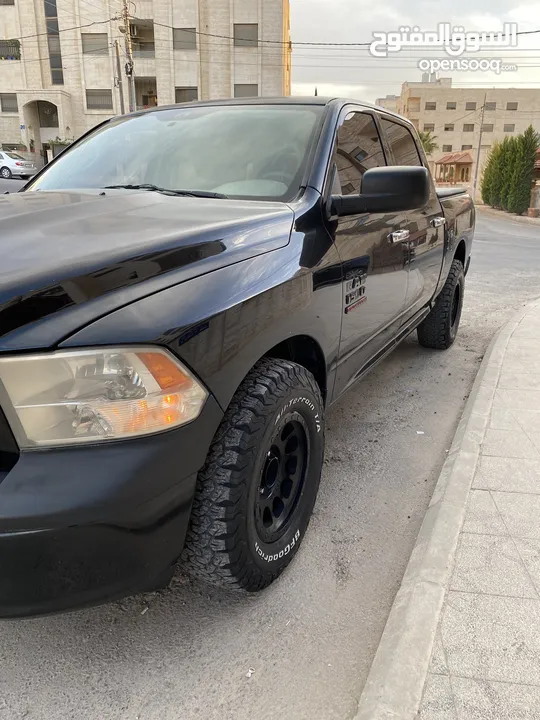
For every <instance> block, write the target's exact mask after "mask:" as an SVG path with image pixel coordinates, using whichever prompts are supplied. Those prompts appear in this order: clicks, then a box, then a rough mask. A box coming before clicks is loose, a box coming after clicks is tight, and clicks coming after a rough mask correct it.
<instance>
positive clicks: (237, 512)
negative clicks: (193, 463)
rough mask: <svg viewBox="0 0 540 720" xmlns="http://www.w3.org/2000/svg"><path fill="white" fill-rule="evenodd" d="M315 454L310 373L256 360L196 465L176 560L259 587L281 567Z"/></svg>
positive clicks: (303, 515) (317, 411)
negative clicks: (188, 520) (186, 522)
mask: <svg viewBox="0 0 540 720" xmlns="http://www.w3.org/2000/svg"><path fill="white" fill-rule="evenodd" d="M323 456H324V421H323V401H322V398H321V393H320V390H319V387H318V385H317V383H316V382H315V379H314V377H313V376H312V375H311V373H309V372H308V371H307V370H306V369H305V368H303V367H301V366H300V365H296V364H295V363H293V362H289V361H287V360H272V359H264V360H262V361H260V362H259V363H258V364H257V365H256V366H255V367H254V368H253V370H252V371H251V372H250V373H249V375H248V376H247V377H246V379H245V380H244V382H243V383H242V385H241V386H240V388H239V390H238V392H237V393H236V395H235V397H234V399H233V401H232V402H231V405H230V407H229V408H228V410H227V413H226V415H225V418H224V419H223V422H222V423H221V426H220V428H219V430H218V432H217V434H216V437H215V439H214V442H213V444H212V447H211V448H210V452H209V454H208V458H207V460H206V464H205V466H204V468H203V469H202V470H201V472H200V473H199V477H198V481H197V491H196V495H195V500H194V504H193V511H192V517H191V524H190V528H189V530H188V536H187V541H186V548H185V550H184V559H185V561H186V564H187V568H188V569H189V571H190V572H191V573H192V574H194V575H196V576H197V577H199V578H202V579H204V580H206V581H209V582H211V583H213V584H215V585H220V586H225V587H238V588H243V589H245V590H248V591H251V592H253V591H257V590H262V589H263V588H265V587H266V586H267V585H269V584H270V583H271V582H272V581H273V580H275V578H276V577H277V576H278V575H279V574H280V573H281V572H282V571H283V570H284V569H285V568H286V567H287V565H288V564H289V562H290V561H291V560H292V558H293V557H294V555H295V554H296V552H297V551H298V547H299V545H300V543H301V541H302V538H303V536H304V533H305V531H306V528H307V526H308V523H309V519H310V517H311V513H312V510H313V506H314V504H315V499H316V497H317V490H318V487H319V480H320V476H321V470H322V464H323Z"/></svg>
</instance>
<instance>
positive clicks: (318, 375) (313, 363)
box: [263, 335, 328, 403]
mask: <svg viewBox="0 0 540 720" xmlns="http://www.w3.org/2000/svg"><path fill="white" fill-rule="evenodd" d="M263 357H267V358H276V359H279V360H290V361H291V362H295V363H297V364H298V365H302V367H304V368H305V369H306V370H309V372H310V373H311V374H312V375H313V377H314V378H315V380H316V382H317V385H318V386H319V389H320V391H321V395H322V398H323V401H324V402H325V403H326V400H327V394H328V374H327V369H326V359H325V357H324V353H323V350H322V348H321V346H320V345H319V343H318V342H317V341H316V340H315V339H314V338H312V337H311V336H309V335H294V336H293V337H290V338H287V339H286V340H283V341H282V342H280V343H278V344H277V345H275V346H274V347H273V348H271V349H270V350H268V352H266V353H265V354H264V355H263Z"/></svg>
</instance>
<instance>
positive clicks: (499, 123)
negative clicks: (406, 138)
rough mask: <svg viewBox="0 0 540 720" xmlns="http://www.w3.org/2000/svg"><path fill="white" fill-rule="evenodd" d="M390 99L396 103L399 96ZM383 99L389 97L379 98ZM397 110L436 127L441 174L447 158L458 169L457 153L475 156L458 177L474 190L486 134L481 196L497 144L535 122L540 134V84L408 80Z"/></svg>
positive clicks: (434, 161) (433, 158) (435, 158)
mask: <svg viewBox="0 0 540 720" xmlns="http://www.w3.org/2000/svg"><path fill="white" fill-rule="evenodd" d="M388 97H390V102H394V99H395V96H387V98H388ZM381 100H382V101H384V100H386V98H380V99H379V100H377V101H376V102H377V103H380V101H381ZM484 102H485V108H484V118H483V123H482V107H483V105H484ZM383 106H384V105H383ZM395 109H396V110H397V112H398V113H400V114H401V115H404V116H405V117H407V118H409V120H411V122H412V123H413V124H414V125H415V126H416V127H417V128H418V130H424V131H430V132H431V134H432V135H434V136H435V137H436V143H437V145H438V148H437V150H435V151H434V152H433V153H432V154H431V155H430V157H429V158H428V159H429V164H430V166H431V169H432V171H433V172H434V171H435V167H436V166H437V171H438V172H439V166H440V163H441V160H442V161H443V165H448V164H450V165H455V166H456V167H457V165H456V163H455V162H454V161H455V160H456V157H455V154H457V153H459V154H461V153H468V154H469V156H470V160H471V162H470V164H469V166H468V168H467V167H464V166H462V167H460V168H459V177H455V178H453V179H454V180H455V181H456V182H459V184H465V185H467V187H469V189H472V186H473V183H474V176H475V170H476V158H477V153H478V144H479V141H480V135H481V146H480V165H479V172H478V184H477V194H476V197H477V198H478V195H479V186H480V177H481V171H482V168H483V166H484V165H485V161H486V159H487V156H488V155H489V152H490V150H491V147H492V145H493V143H494V142H495V141H497V140H503V139H504V137H506V136H509V137H511V136H515V135H519V133H522V132H523V131H524V130H525V129H526V128H527V127H528V126H529V125H532V126H533V127H534V128H535V130H537V131H539V132H540V88H512V87H508V88H500V87H498V88H473V87H452V79H451V78H441V79H435V78H431V81H427V78H424V81H423V82H405V83H403V85H402V88H401V95H400V96H398V100H397V103H396V108H395ZM481 125H482V133H481V134H480V127H481ZM451 155H454V157H451ZM458 159H459V158H458ZM462 176H463V177H462Z"/></svg>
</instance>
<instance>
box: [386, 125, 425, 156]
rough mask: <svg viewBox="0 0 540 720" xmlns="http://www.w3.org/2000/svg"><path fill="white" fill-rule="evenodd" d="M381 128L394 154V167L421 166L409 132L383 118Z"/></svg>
mask: <svg viewBox="0 0 540 720" xmlns="http://www.w3.org/2000/svg"><path fill="white" fill-rule="evenodd" d="M382 126H383V129H384V132H385V133H386V138H387V140H388V144H389V145H390V147H391V148H392V152H393V154H394V164H395V165H423V163H422V161H421V160H420V155H419V154H418V148H417V147H416V143H415V142H414V138H413V136H412V133H411V131H410V130H409V129H408V128H406V127H405V126H404V125H398V124H397V123H394V122H391V121H390V120H386V119H385V118H383V120H382Z"/></svg>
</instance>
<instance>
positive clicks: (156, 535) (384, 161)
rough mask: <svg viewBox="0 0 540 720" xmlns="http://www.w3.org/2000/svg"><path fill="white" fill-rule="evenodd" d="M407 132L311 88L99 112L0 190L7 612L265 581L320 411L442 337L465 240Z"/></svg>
mask: <svg viewBox="0 0 540 720" xmlns="http://www.w3.org/2000/svg"><path fill="white" fill-rule="evenodd" d="M474 218H475V213H474V206H473V203H472V201H471V199H470V198H469V197H468V196H467V195H466V194H465V192H463V191H460V190H459V189H458V190H455V189H452V190H441V191H437V190H436V189H435V187H434V184H433V181H432V178H431V176H430V173H429V171H428V169H427V164H426V159H425V157H424V153H423V150H422V147H421V145H420V143H419V141H418V137H417V135H416V132H415V130H414V128H413V126H412V125H411V124H410V123H409V122H408V121H407V120H405V119H403V118H401V117H398V116H396V115H393V114H392V113H389V112H387V111H386V110H382V109H380V108H376V107H372V106H368V105H365V104H361V103H358V102H356V101H348V100H339V99H323V98H311V99H301V98H292V99H291V98H288V99H266V98H265V99H262V98H259V99H254V100H242V101H234V100H233V101H222V102H206V103H193V104H187V105H183V106H175V107H163V108H156V109H154V110H151V111H146V112H139V113H135V114H132V115H129V116H124V117H120V118H115V119H112V120H108V121H106V122H104V123H102V124H101V125H99V126H98V127H96V128H95V129H93V130H92V131H90V132H89V133H87V134H86V135H85V136H83V137H82V138H81V139H80V140H78V141H77V142H75V143H74V144H73V145H72V146H71V147H70V148H69V149H67V150H66V151H64V153H62V154H61V155H60V156H59V157H58V158H57V159H56V160H55V161H53V162H52V163H51V164H50V165H48V166H47V167H46V168H45V169H44V170H43V171H42V172H40V173H39V174H38V175H37V176H36V177H35V178H33V179H32V180H31V181H30V182H29V183H28V184H27V185H26V186H25V187H24V188H23V189H22V191H21V192H18V193H14V194H6V195H3V196H1V197H0V247H1V251H2V254H1V257H2V262H1V265H0V408H1V409H0V578H1V582H0V616H3V617H14V616H22V615H31V614H40V613H46V612H54V611H59V610H65V609H69V608H74V607H80V606H84V605H89V604H93V603H99V602H103V601H105V600H109V599H113V598H118V597H121V596H123V595H126V594H129V593H133V592H136V591H139V590H145V589H149V588H153V587H156V586H159V585H160V584H164V583H166V582H167V581H168V579H169V578H170V577H171V574H172V572H173V568H174V566H175V563H176V562H177V561H178V559H179V558H182V562H183V564H184V566H185V567H186V568H188V569H189V570H190V571H191V572H192V573H194V574H195V575H196V576H197V577H199V578H203V579H206V580H208V581H210V582H212V583H215V584H218V585H221V586H223V587H237V588H243V589H245V590H247V591H257V590H261V589H262V588H264V587H265V586H267V585H268V584H269V583H271V582H272V581H273V580H274V579H275V578H276V577H277V576H278V575H279V574H280V573H281V572H282V570H283V569H284V568H285V567H286V566H287V564H288V563H289V562H290V561H291V559H292V558H293V556H294V555H295V553H296V552H297V550H298V548H299V546H300V543H301V541H302V538H303V536H304V534H305V532H306V528H307V526H308V522H309V519H310V516H311V513H312V510H313V506H314V503H315V499H316V495H317V488H318V485H319V479H320V475H321V468H322V464H323V454H324V422H325V412H326V409H327V408H328V406H329V405H330V404H331V403H332V402H333V401H335V400H336V399H337V398H338V397H339V396H340V395H341V394H342V393H343V392H345V390H347V388H348V387H349V386H350V385H352V384H353V383H354V382H355V381H356V380H358V379H359V378H361V377H362V376H363V375H364V374H365V373H366V372H367V371H368V370H370V369H371V368H372V367H373V366H374V365H375V363H377V362H378V361H379V360H380V359H381V358H383V357H384V356H385V355H386V354H387V353H389V352H390V351H391V350H392V349H393V348H395V347H396V345H397V344H398V343H399V342H400V340H402V339H403V338H404V337H406V336H407V335H408V334H409V333H411V332H412V331H413V330H415V329H416V330H417V332H418V338H419V341H420V343H421V344H422V345H423V346H425V347H428V348H435V349H445V348H448V347H449V346H450V345H451V344H452V342H453V341H454V339H455V337H456V332H457V329H458V325H459V321H460V315H461V309H462V303H463V292H464V278H465V275H466V273H467V270H468V267H469V260H470V252H471V243H472V239H473V231H474Z"/></svg>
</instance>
